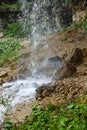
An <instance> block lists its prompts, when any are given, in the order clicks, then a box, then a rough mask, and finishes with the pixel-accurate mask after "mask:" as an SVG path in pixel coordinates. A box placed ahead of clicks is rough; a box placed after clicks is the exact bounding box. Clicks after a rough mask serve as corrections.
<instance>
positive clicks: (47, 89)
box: [36, 48, 87, 100]
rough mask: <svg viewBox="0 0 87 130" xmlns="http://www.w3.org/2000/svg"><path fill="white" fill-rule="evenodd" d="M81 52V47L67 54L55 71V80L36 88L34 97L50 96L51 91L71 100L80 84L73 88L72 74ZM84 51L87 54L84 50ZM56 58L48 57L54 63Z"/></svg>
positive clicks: (81, 55)
mask: <svg viewBox="0 0 87 130" xmlns="http://www.w3.org/2000/svg"><path fill="white" fill-rule="evenodd" d="M82 52H83V51H82V49H79V48H76V49H75V50H74V51H71V52H70V53H69V54H68V55H67V57H66V59H65V63H64V64H63V66H61V67H60V68H59V69H58V70H57V71H56V73H55V75H56V79H57V81H56V82H54V83H50V84H48V85H43V86H41V87H39V88H37V90H36V92H37V94H36V99H41V98H45V97H49V96H52V94H53V93H58V94H60V95H64V96H66V100H71V99H72V97H73V96H75V95H77V93H78V90H80V87H81V86H78V87H77V88H74V80H75V82H76V78H74V79H73V75H74V74H76V71H77V67H78V65H79V64H80V63H82V61H83V58H84V56H85V55H84V56H83V53H82ZM85 53H86V54H87V52H86V51H85ZM86 56H87V55H86ZM57 59H59V57H55V58H50V60H51V62H52V61H54V63H55V60H57ZM70 78H71V79H70ZM68 82H70V84H69V83H68ZM75 86H76V84H75ZM74 89H75V90H74ZM81 89H82V88H81ZM71 90H73V91H71ZM80 92H81V91H79V93H80ZM64 96H63V97H64Z"/></svg>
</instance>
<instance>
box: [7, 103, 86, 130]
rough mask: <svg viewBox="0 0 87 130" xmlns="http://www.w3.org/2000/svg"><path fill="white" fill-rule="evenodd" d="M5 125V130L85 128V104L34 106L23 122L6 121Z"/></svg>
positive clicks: (74, 129) (76, 129) (82, 129)
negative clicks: (12, 122) (29, 115)
mask: <svg viewBox="0 0 87 130" xmlns="http://www.w3.org/2000/svg"><path fill="white" fill-rule="evenodd" d="M9 124H10V125H9ZM5 126H7V127H5V128H6V130H86V129H87V105H86V104H81V105H74V104H70V105H68V106H62V107H58V106H54V105H50V106H48V107H47V108H45V109H43V108H42V107H41V106H36V107H34V108H33V109H32V114H31V117H27V118H26V120H25V121H24V123H20V124H17V125H15V124H11V123H8V124H6V125H5Z"/></svg>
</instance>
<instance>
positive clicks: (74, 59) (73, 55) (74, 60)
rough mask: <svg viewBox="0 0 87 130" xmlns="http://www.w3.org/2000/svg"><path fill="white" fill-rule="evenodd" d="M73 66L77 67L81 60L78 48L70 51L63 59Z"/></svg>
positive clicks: (81, 54)
mask: <svg viewBox="0 0 87 130" xmlns="http://www.w3.org/2000/svg"><path fill="white" fill-rule="evenodd" d="M65 60H66V61H67V62H70V63H71V64H73V65H79V64H80V63H81V62H82V60H83V52H82V50H81V49H80V48H76V49H74V50H73V51H71V52H70V53H69V54H68V56H67V57H66V59H65Z"/></svg>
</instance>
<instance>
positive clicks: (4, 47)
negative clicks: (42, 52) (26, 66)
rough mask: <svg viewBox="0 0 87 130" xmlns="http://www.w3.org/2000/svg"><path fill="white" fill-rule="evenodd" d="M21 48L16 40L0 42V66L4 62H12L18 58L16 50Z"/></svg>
mask: <svg viewBox="0 0 87 130" xmlns="http://www.w3.org/2000/svg"><path fill="white" fill-rule="evenodd" d="M20 48H21V46H20V44H19V43H18V42H17V41H16V40H8V41H1V42H0V66H1V65H3V64H4V63H5V62H7V61H8V62H12V61H13V60H15V59H16V58H18V50H19V49H20Z"/></svg>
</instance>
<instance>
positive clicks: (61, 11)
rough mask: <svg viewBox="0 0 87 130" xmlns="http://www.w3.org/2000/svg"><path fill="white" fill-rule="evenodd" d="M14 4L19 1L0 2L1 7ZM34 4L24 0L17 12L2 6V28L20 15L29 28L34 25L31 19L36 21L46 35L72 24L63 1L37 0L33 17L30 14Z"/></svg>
mask: <svg viewBox="0 0 87 130" xmlns="http://www.w3.org/2000/svg"><path fill="white" fill-rule="evenodd" d="M16 2H19V1H18V0H12V1H11V0H8V1H7V0H2V1H0V3H1V5H2V3H5V4H10V5H11V4H15V3H16ZM23 2H25V3H23ZM26 2H27V4H26ZM34 3H35V1H34V0H24V1H21V0H20V4H22V6H23V7H21V8H20V9H19V8H18V9H17V10H15V9H11V6H9V8H7V7H4V6H5V5H3V7H4V8H2V6H1V7H0V19H2V23H3V26H4V27H5V26H6V23H7V21H8V23H11V22H12V21H16V20H17V18H18V15H21V16H22V18H23V17H24V19H25V17H26V19H27V24H28V23H29V26H30V25H33V24H34V22H33V19H36V23H37V24H38V23H39V26H40V27H42V31H43V33H44V32H45V33H46V32H47V30H49V32H50V31H51V30H53V29H54V30H56V29H59V26H62V27H63V26H64V27H67V26H69V25H70V24H71V23H72V11H71V10H70V9H68V8H67V7H66V6H65V0H48V1H45V2H44V1H41V0H39V1H37V9H36V10H37V11H35V15H34V14H32V12H33V11H34V10H35V9H34V8H35V7H34V6H35V5H34ZM21 9H22V10H21ZM26 12H27V13H26ZM35 17H36V18H35ZM30 22H31V24H30ZM41 23H42V24H41ZM43 25H44V26H43ZM45 26H46V27H45ZM27 27H28V25H27ZM46 28H47V30H46ZM50 29H51V30H50ZM40 30H41V29H40Z"/></svg>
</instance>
